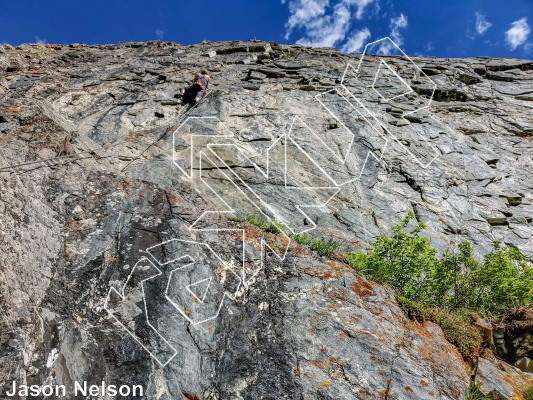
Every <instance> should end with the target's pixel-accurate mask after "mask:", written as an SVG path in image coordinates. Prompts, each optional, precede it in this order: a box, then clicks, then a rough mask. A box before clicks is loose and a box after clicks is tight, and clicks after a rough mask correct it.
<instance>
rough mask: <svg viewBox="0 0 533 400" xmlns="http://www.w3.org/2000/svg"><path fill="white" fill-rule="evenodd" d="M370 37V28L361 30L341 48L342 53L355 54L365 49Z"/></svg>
mask: <svg viewBox="0 0 533 400" xmlns="http://www.w3.org/2000/svg"><path fill="white" fill-rule="evenodd" d="M369 37H370V31H369V30H368V28H364V29H361V30H360V31H359V32H357V33H354V34H352V35H351V36H350V38H349V39H348V40H347V41H346V43H344V45H343V46H342V47H341V51H343V52H344V53H355V52H358V51H360V50H361V49H362V48H363V45H364V44H365V42H366V41H367V40H368V38H369Z"/></svg>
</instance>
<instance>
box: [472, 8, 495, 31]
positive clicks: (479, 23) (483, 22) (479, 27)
mask: <svg viewBox="0 0 533 400" xmlns="http://www.w3.org/2000/svg"><path fill="white" fill-rule="evenodd" d="M491 26H492V23H490V22H489V21H487V18H486V17H485V16H484V15H483V14H480V13H479V12H476V31H477V33H478V34H479V35H483V34H484V33H485V32H486V31H487V29H489V28H490V27H491Z"/></svg>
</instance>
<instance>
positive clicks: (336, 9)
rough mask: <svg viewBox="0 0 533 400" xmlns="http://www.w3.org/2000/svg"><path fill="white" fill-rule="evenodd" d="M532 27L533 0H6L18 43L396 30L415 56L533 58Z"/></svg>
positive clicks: (309, 40) (328, 36) (345, 46)
mask: <svg viewBox="0 0 533 400" xmlns="http://www.w3.org/2000/svg"><path fill="white" fill-rule="evenodd" d="M532 30H533V0H505V1H501V0H231V1H230V0H228V1H224V0H204V1H202V2H199V1H192V0H187V1H182V0H161V1H155V2H154V1H145V0H90V1H79V0H40V1H35V0H18V1H13V0H0V43H9V44H11V45H18V44H20V43H28V42H37V41H38V42H43V43H74V42H78V43H88V44H96V43H117V42H125V41H148V40H155V39H161V40H164V41H173V42H178V43H181V44H193V43H199V42H201V41H202V40H204V39H205V40H210V41H220V40H244V41H247V40H249V39H251V38H254V37H256V38H257V39H261V40H266V41H275V42H278V43H291V44H294V43H299V44H305V45H309V46H315V47H320V46H328V47H336V48H337V49H339V50H341V51H345V52H360V51H362V49H363V47H364V44H365V43H368V42H371V41H374V40H377V39H380V38H382V37H385V36H389V37H391V38H392V39H393V40H394V41H395V42H396V43H397V44H398V45H399V46H400V47H401V48H402V49H403V50H404V51H405V52H406V53H407V54H410V55H428V56H437V57H475V56H491V57H516V58H530V59H531V58H533V32H532ZM381 51H382V52H384V53H386V52H387V49H386V48H383V49H381Z"/></svg>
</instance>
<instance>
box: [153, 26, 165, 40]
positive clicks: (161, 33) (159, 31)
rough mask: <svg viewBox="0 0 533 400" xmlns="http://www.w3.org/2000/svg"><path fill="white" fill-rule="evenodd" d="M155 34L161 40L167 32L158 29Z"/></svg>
mask: <svg viewBox="0 0 533 400" xmlns="http://www.w3.org/2000/svg"><path fill="white" fill-rule="evenodd" d="M155 35H156V36H157V38H158V39H159V40H161V39H163V36H164V35H165V32H164V31H162V30H161V29H158V30H156V31H155Z"/></svg>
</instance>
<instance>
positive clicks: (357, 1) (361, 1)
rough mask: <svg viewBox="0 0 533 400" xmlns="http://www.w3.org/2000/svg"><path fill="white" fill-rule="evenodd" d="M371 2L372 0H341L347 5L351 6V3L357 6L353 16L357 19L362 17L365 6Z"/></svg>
mask: <svg viewBox="0 0 533 400" xmlns="http://www.w3.org/2000/svg"><path fill="white" fill-rule="evenodd" d="M373 2H374V0H344V1H343V3H344V4H346V5H348V6H351V5H356V6H357V12H356V13H355V18H357V19H361V18H362V17H363V13H364V11H365V7H366V6H367V5H369V4H371V3H373Z"/></svg>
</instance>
